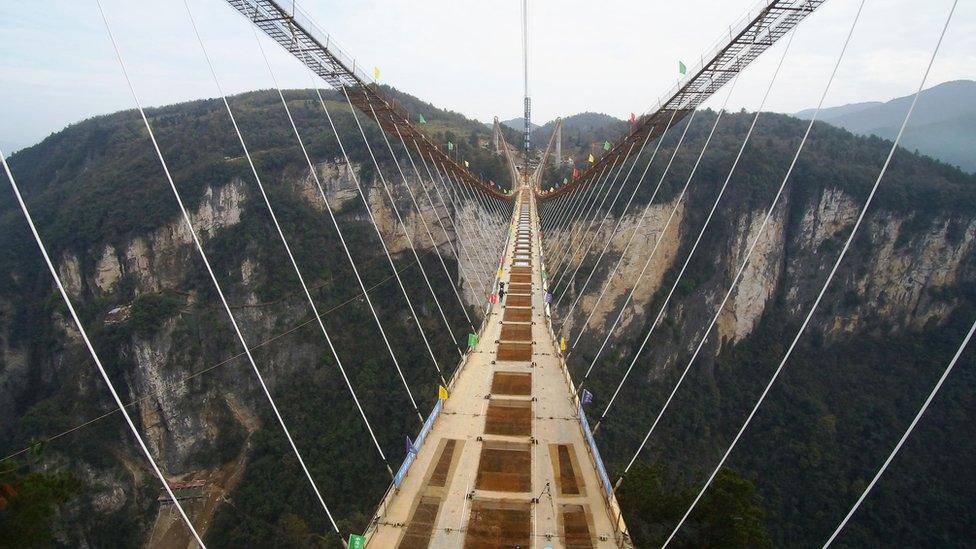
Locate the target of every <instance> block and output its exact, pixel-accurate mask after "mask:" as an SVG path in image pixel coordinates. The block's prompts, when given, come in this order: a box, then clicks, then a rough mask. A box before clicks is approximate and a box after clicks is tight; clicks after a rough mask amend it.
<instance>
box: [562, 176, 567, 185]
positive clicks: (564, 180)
mask: <svg viewBox="0 0 976 549" xmlns="http://www.w3.org/2000/svg"><path fill="white" fill-rule="evenodd" d="M566 181H567V179H566V178H565V177H564V178H563V185H565V184H566Z"/></svg>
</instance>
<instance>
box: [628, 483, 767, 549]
mask: <svg viewBox="0 0 976 549" xmlns="http://www.w3.org/2000/svg"><path fill="white" fill-rule="evenodd" d="M696 493H697V492H696V491H695V490H694V489H691V488H689V487H686V486H682V484H681V482H680V480H678V479H676V478H672V477H670V476H669V475H668V474H667V470H666V469H665V467H664V466H662V465H660V464H653V465H643V464H640V465H637V466H636V467H634V468H633V469H631V471H630V473H629V474H628V476H627V477H626V481H625V482H624V483H623V484H622V485H621V487H620V489H619V491H618V493H617V497H618V500H619V501H620V505H621V507H623V508H624V509H625V510H626V511H627V513H628V514H627V515H626V519H627V527H628V530H629V532H630V535H631V538H632V539H633V540H634V544H635V545H637V547H656V546H661V545H662V544H663V543H664V541H665V540H666V539H667V537H668V536H669V535H670V534H671V531H672V530H673V529H674V527H675V526H676V525H677V524H678V521H680V520H681V517H682V516H683V515H684V512H685V510H686V509H688V507H689V506H690V505H691V502H692V501H693V499H694V496H695V494H696ZM680 532H681V533H680V534H679V535H678V536H677V537H676V538H675V541H674V543H675V546H677V547H725V548H747V547H748V548H754V547H772V542H771V541H770V539H769V535H768V534H767V533H766V531H765V529H764V527H763V524H762V510H761V509H760V508H759V505H758V504H757V503H756V501H755V495H754V488H753V486H752V483H751V482H749V481H748V480H746V479H744V478H742V477H740V476H739V475H738V474H736V473H735V472H734V471H732V470H730V469H722V470H721V471H719V474H718V475H716V477H715V481H714V483H713V486H712V488H711V489H710V490H709V491H708V492H706V493H705V496H703V497H702V499H701V501H700V502H699V503H698V505H697V506H696V507H695V510H694V511H693V512H692V513H691V515H690V516H689V517H688V520H687V521H685V524H684V525H683V526H682V529H681V531H680Z"/></svg>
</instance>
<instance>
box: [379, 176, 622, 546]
mask: <svg viewBox="0 0 976 549" xmlns="http://www.w3.org/2000/svg"><path fill="white" fill-rule="evenodd" d="M514 212H515V213H514V214H513V220H512V230H511V232H510V235H509V243H508V246H507V248H506V254H505V257H504V261H503V262H502V267H501V270H502V273H501V276H500V280H501V281H503V282H504V284H505V289H506V291H505V293H504V298H502V299H500V300H499V301H498V302H497V303H494V304H492V305H491V306H490V308H489V310H488V313H487V314H488V316H487V321H486V322H485V324H484V327H483V329H482V333H481V334H480V338H479V341H478V343H477V344H476V345H475V346H474V347H473V349H472V350H470V351H469V354H468V356H467V357H466V359H465V360H464V361H463V363H462V366H461V369H460V370H459V372H458V373H457V374H456V375H455V377H454V379H453V380H452V382H451V387H450V396H449V398H448V399H447V400H445V401H443V402H442V403H441V404H442V407H441V408H440V410H439V413H437V414H436V417H434V418H433V421H432V422H431V424H430V429H429V431H427V432H426V434H425V436H424V438H423V443H422V445H420V448H419V451H418V452H417V454H416V456H415V459H413V461H412V463H411V464H410V465H409V469H406V472H405V474H404V475H403V476H402V480H400V481H399V488H398V489H395V490H391V491H390V492H389V493H388V494H387V497H386V498H385V499H384V501H383V502H382V503H381V504H380V507H379V510H378V513H377V516H376V517H375V518H374V521H373V523H372V524H371V525H370V528H369V530H368V531H367V532H366V539H367V542H366V543H367V546H368V547H371V548H388V547H389V548H392V547H397V548H401V549H406V548H410V549H413V548H421V547H436V548H440V547H464V548H467V549H480V548H496V547H498V548H500V547H509V548H512V547H522V548H531V547H538V548H540V549H542V548H550V547H551V548H554V549H555V548H558V547H564V548H574V549H575V548H609V547H629V546H630V545H629V542H627V541H626V540H627V536H626V527H625V525H624V523H623V520H622V519H621V518H620V513H619V510H618V509H617V508H616V503H615V500H614V499H613V498H612V497H607V494H608V493H609V492H608V491H607V489H606V488H607V487H608V485H609V483H608V481H607V480H606V475H605V474H601V473H600V471H602V466H598V462H599V457H598V456H595V455H594V450H591V446H589V445H588V443H587V437H586V434H585V428H584V427H582V424H581V422H580V415H579V403H578V400H577V399H576V397H575V395H574V393H573V389H572V382H571V380H570V378H569V375H568V373H567V371H566V369H565V362H563V360H562V358H561V355H560V353H559V349H558V344H557V342H556V341H555V339H554V336H553V333H552V329H551V328H550V323H549V320H548V317H547V314H546V303H545V283H544V280H543V265H542V263H541V258H540V255H539V250H541V242H540V238H541V236H540V234H539V231H538V226H539V219H538V212H537V210H536V205H535V199H534V197H533V193H532V192H531V190H530V189H529V187H528V185H526V184H523V185H522V187H521V189H520V191H519V194H518V197H517V203H516V207H515V210H514ZM401 472H403V470H401Z"/></svg>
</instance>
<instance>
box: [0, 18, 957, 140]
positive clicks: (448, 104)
mask: <svg viewBox="0 0 976 549" xmlns="http://www.w3.org/2000/svg"><path fill="white" fill-rule="evenodd" d="M189 1H190V6H191V8H192V10H193V12H194V16H195V18H196V20H197V23H198V25H200V27H201V32H202V34H203V38H204V41H205V43H206V45H207V47H208V49H209V51H210V53H211V56H212V57H213V58H214V60H215V64H216V66H217V70H218V72H219V74H220V78H221V79H222V81H223V84H224V86H225V88H226V90H227V91H229V92H240V91H246V90H253V89H262V88H269V87H271V80H270V77H269V75H268V71H267V68H266V67H265V66H264V63H263V61H262V60H261V58H260V54H259V50H258V49H257V45H256V42H255V39H254V35H253V33H252V31H251V28H250V26H249V24H248V23H247V22H246V21H245V20H244V19H243V18H242V17H241V16H240V15H238V13H237V12H236V11H235V10H233V9H232V8H230V7H229V6H228V5H227V4H226V3H225V2H224V1H223V0H189ZM951 1H952V0H868V2H867V6H866V7H865V10H864V13H863V15H862V18H861V21H860V22H859V23H858V26H857V29H856V30H855V35H854V39H853V41H852V43H851V46H850V48H849V51H848V54H847V56H846V57H845V61H844V63H843V65H842V67H841V70H840V72H839V73H838V76H837V80H836V83H835V86H834V87H833V88H832V90H831V93H830V95H829V96H828V98H827V100H826V104H827V105H828V106H832V105H841V104H845V103H851V102H856V101H867V100H887V99H891V98H893V97H898V96H902V95H907V94H909V93H911V92H913V91H914V88H915V87H916V86H917V85H918V81H919V78H920V76H921V74H922V71H923V70H924V66H925V63H926V61H927V59H928V56H929V54H930V52H931V50H932V47H933V46H934V44H935V41H936V39H937V37H938V32H939V30H940V29H941V25H942V23H943V21H944V19H945V16H946V14H947V13H948V10H949V7H950V5H951ZM287 3H289V2H287V1H286V4H287ZM755 3H756V2H755V0H666V1H665V0H654V1H648V0H640V1H637V0H626V1H625V0H600V1H595V0H589V1H578V0H530V1H529V14H530V18H529V27H530V31H529V32H530V36H529V42H530V67H529V71H530V74H529V79H530V84H529V85H530V93H531V95H532V105H533V121H534V122H537V123H544V122H546V121H548V120H551V119H552V118H554V117H556V116H564V115H569V114H574V113H577V112H581V111H597V112H605V113H608V114H611V115H614V116H617V117H620V118H626V117H628V116H629V114H630V113H631V112H637V113H641V112H644V111H646V110H647V109H648V108H649V107H650V106H651V105H652V104H654V103H655V101H656V100H657V99H658V97H659V96H660V95H661V94H662V93H663V92H664V91H666V90H667V89H668V88H669V86H670V85H671V84H673V83H674V81H675V78H676V77H677V76H678V75H677V62H678V61H679V60H682V61H684V62H685V63H686V64H687V65H689V66H691V65H693V63H694V61H695V60H697V59H698V58H699V56H700V55H702V54H703V53H704V52H705V50H706V49H708V48H709V47H710V46H711V45H712V44H713V43H714V42H715V41H716V40H717V39H718V38H719V37H720V36H721V35H722V33H723V32H726V33H727V32H728V26H729V25H730V24H731V23H733V22H734V21H736V20H737V19H738V18H739V17H740V16H742V15H743V14H744V13H745V12H746V11H747V10H748V9H749V8H751V7H753V6H754V5H755ZM299 4H300V5H301V6H303V8H304V9H305V11H306V12H308V13H309V14H310V15H311V16H312V17H313V19H315V20H316V21H317V23H318V24H319V26H320V27H321V28H322V29H324V30H326V31H328V32H329V33H330V34H331V35H332V38H333V39H334V40H335V41H337V42H338V43H340V44H342V46H343V48H344V49H345V50H346V51H348V52H349V53H351V54H352V55H354V56H355V57H356V59H357V63H358V64H360V65H362V66H367V67H373V66H377V67H379V68H380V70H381V79H380V80H381V81H382V82H384V83H387V84H390V85H392V86H395V87H397V88H399V89H402V90H404V91H406V92H409V93H412V94H414V95H417V96H419V97H421V98H423V99H425V100H428V101H430V102H432V103H434V104H435V105H437V106H440V107H444V108H449V109H452V110H456V111H459V112H462V113H464V114H466V115H468V116H471V117H475V118H478V119H480V120H484V121H490V120H491V119H492V117H493V116H496V115H497V116H499V117H501V118H503V119H506V118H512V117H516V116H520V115H521V110H522V72H521V71H522V66H521V62H522V61H521V36H520V32H521V24H520V6H521V2H520V1H519V0H491V1H484V0H481V1H475V0H359V1H355V2H350V1H348V0H346V1H341V2H340V1H338V0H305V1H304V2H300V3H299ZM103 5H104V6H105V10H106V13H107V15H108V17H109V20H110V22H111V24H112V27H113V30H114V31H115V33H116V35H117V37H118V39H119V42H120V45H121V47H122V51H123V55H124V56H125V57H126V61H127V63H128V64H129V65H130V69H131V70H132V73H133V76H134V80H135V85H136V87H137V91H138V92H139V93H140V95H141V96H142V98H143V101H144V103H145V104H147V105H162V104H168V103H174V102H178V101H186V100H191V99H198V98H203V97H213V96H215V95H216V91H215V88H214V85H213V82H212V80H211V77H210V75H209V73H208V72H207V68H206V65H205V61H204V59H203V57H202V54H201V51H200V48H199V45H198V44H197V42H196V39H195V38H194V36H193V34H192V29H191V27H190V24H189V20H188V17H187V13H186V10H185V8H184V5H183V0H152V1H150V0H103ZM856 7H857V1H856V0H827V1H826V2H825V3H824V5H823V6H822V7H821V8H820V9H819V10H818V11H817V12H816V13H814V14H813V15H811V16H810V17H808V18H807V19H806V20H805V21H804V22H803V23H802V24H801V25H800V27H799V29H798V31H797V34H796V37H795V40H794V42H793V45H792V47H791V49H790V51H789V52H788V57H787V66H786V68H784V70H783V71H782V73H781V75H780V77H779V80H778V81H777V85H776V87H775V89H774V91H773V93H772V95H771V97H770V100H769V104H768V106H767V108H768V110H775V111H781V112H794V111H797V110H800V109H803V108H807V107H812V106H815V105H816V102H817V99H818V98H819V95H820V91H821V90H822V89H823V85H824V82H825V81H826V78H827V76H828V74H829V72H830V69H831V67H832V65H833V63H834V61H835V60H836V57H837V54H838V53H839V51H840V47H841V42H842V41H843V38H844V36H845V35H846V33H847V30H848V29H849V27H850V24H851V21H852V19H853V15H854V13H855V11H856ZM782 42H783V43H781V44H779V45H778V46H777V47H776V48H774V49H771V50H769V51H768V52H767V53H766V54H765V55H764V56H763V57H761V58H760V59H759V60H758V61H757V62H756V63H754V65H753V66H752V67H750V68H749V69H748V70H747V71H745V72H744V73H743V75H742V77H741V78H740V80H739V82H738V84H737V86H736V89H735V90H734V92H733V94H732V95H731V98H730V100H729V104H730V105H731V106H732V107H734V108H736V109H738V108H740V107H744V108H746V109H755V108H756V107H757V106H758V103H759V100H760V98H761V93H762V91H763V90H764V89H765V86H766V85H767V83H768V81H769V78H770V76H771V74H772V69H773V67H774V65H775V63H776V62H777V60H778V58H779V56H780V55H781V54H782V48H783V46H784V43H785V40H784V41H782ZM266 44H268V42H266ZM266 49H267V50H268V51H269V52H270V53H272V65H273V68H274V70H275V72H276V74H277V76H278V77H279V79H280V80H281V82H282V84H283V85H285V86H293V87H307V86H308V85H309V81H308V77H307V74H306V73H305V72H304V71H302V70H300V69H299V65H298V63H297V61H295V60H294V59H291V58H290V57H289V56H288V55H287V54H285V53H284V52H283V51H281V50H280V48H278V47H277V46H276V45H269V47H267V48H266ZM973 78H976V2H971V1H965V0H963V1H962V2H960V3H959V6H958V8H957V10H956V14H955V16H954V19H953V21H952V24H951V26H950V28H949V32H948V34H947V36H946V40H945V42H944V44H943V47H942V49H941V52H940V55H939V57H938V59H937V61H936V64H935V67H934V68H933V72H932V75H931V76H930V79H929V82H930V84H933V85H934V84H937V83H940V82H945V81H949V80H956V79H973ZM124 86H125V84H124V81H123V80H122V79H121V76H120V72H119V67H118V63H117V61H116V59H115V57H114V54H113V52H112V49H111V44H110V42H109V41H108V36H107V34H106V30H105V26H104V24H103V23H102V20H101V18H100V16H99V14H98V11H97V7H96V5H95V2H94V0H32V1H31V2H22V1H15V0H0V147H2V148H3V149H4V152H7V153H9V152H11V151H14V150H17V149H20V148H22V147H24V146H27V145H31V144H34V143H36V142H38V141H40V140H41V139H43V138H44V137H46V136H47V135H49V134H50V133H52V132H55V131H58V130H60V129H61V128H63V127H64V126H66V125H68V124H70V123H72V122H77V121H79V120H83V119H85V118H88V117H90V116H92V115H96V114H103V113H108V112H114V111H117V110H120V109H125V108H130V107H132V101H131V98H130V96H129V95H128V90H127V89H126V88H125V87H124ZM726 91H727V90H723V91H722V92H720V93H719V94H717V96H716V97H715V98H713V100H712V101H711V102H710V103H709V106H713V107H714V106H716V105H718V104H720V103H717V102H719V101H721V100H723V99H724V97H725V92H726Z"/></svg>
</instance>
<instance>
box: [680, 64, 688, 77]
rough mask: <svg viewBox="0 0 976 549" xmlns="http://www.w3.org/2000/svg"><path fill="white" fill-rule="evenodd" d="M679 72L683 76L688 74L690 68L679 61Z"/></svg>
mask: <svg viewBox="0 0 976 549" xmlns="http://www.w3.org/2000/svg"><path fill="white" fill-rule="evenodd" d="M678 72H680V73H681V74H682V75H685V74H688V67H686V66H685V64H684V63H682V62H681V61H678Z"/></svg>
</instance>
